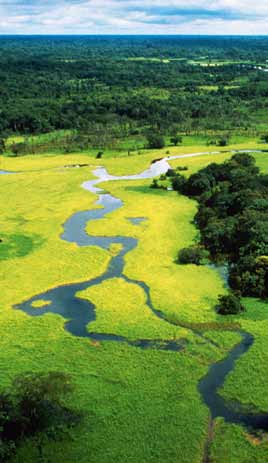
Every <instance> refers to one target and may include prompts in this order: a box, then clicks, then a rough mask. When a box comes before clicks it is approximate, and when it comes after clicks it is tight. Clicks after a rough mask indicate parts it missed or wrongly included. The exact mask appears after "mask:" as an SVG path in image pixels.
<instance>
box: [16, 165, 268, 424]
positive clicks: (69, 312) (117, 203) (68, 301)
mask: <svg viewBox="0 0 268 463" xmlns="http://www.w3.org/2000/svg"><path fill="white" fill-rule="evenodd" d="M168 168H169V165H168V163H167V161H166V160H165V159H164V160H160V161H158V162H156V163H154V165H153V166H151V168H149V169H148V170H146V171H145V172H143V173H142V174H140V175H139V176H138V175H135V176H129V177H126V176H125V177H113V176H110V175H109V174H108V173H107V172H106V170H105V169H103V168H100V169H97V170H96V171H95V174H96V175H97V177H98V179H97V180H92V181H89V182H85V183H84V184H83V187H84V188H85V189H88V190H89V191H91V192H94V193H101V194H99V199H98V201H97V202H96V206H101V208H95V209H92V210H88V211H83V212H78V213H75V214H74V215H72V216H71V217H70V218H69V219H68V220H67V221H66V223H65V224H64V233H63V234H62V236H61V238H62V239H63V240H66V241H68V242H70V243H76V244H77V245H79V246H99V247H100V248H103V249H109V248H110V246H111V245H112V244H121V247H122V248H121V250H120V252H119V253H118V254H117V255H116V256H114V257H112V258H111V260H110V263H109V265H108V268H107V270H106V271H105V272H104V273H103V274H102V275H100V276H98V277H96V278H93V279H91V280H88V281H84V282H82V283H73V284H68V285H62V286H59V287H56V288H54V289H50V290H48V291H45V292H44V293H41V294H38V295H36V296H34V297H32V298H31V299H29V300H27V301H25V302H23V303H21V304H19V305H17V306H15V307H14V308H15V309H17V310H22V311H23V312H25V313H27V314H29V315H31V316H33V317H38V316H42V315H44V314H46V313H55V314H59V315H61V316H62V317H63V318H64V319H65V320H66V323H65V329H66V330H67V331H68V332H69V333H71V334H72V335H73V336H78V337H85V338H90V339H93V340H98V341H114V342H120V343H124V342H125V343H127V344H129V345H131V346H135V347H138V348H142V349H152V348H153V349H159V350H168V351H175V352H176V351H180V350H181V349H183V348H184V347H185V344H186V343H187V341H186V340H182V339H180V340H176V339H174V340H161V339H153V340H149V339H139V340H136V341H130V340H128V339H127V338H124V337H122V336H117V335H115V334H110V333H94V332H92V331H90V323H91V322H93V321H94V320H95V319H96V308H95V306H94V304H92V303H91V302H90V301H87V300H84V299H82V298H79V297H77V296H76V294H77V293H78V292H79V291H83V290H85V289H86V288H90V287H92V286H96V285H99V284H101V283H102V282H104V281H107V280H109V279H111V278H122V279H124V280H125V281H126V282H129V283H132V284H136V285H138V286H139V287H140V288H142V289H143V291H144V293H145V295H146V304H147V306H148V307H149V308H150V309H151V311H152V312H153V313H154V314H155V315H156V316H157V317H159V318H160V319H161V320H163V322H164V323H171V322H170V321H168V320H166V319H165V316H164V314H163V313H162V312H160V311H158V310H157V309H155V307H154V306H153V303H152V300H151V296H150V288H149V287H148V286H147V285H146V283H144V282H142V281H137V280H132V279H130V278H128V277H127V276H126V275H124V265H125V261H124V258H125V256H126V254H127V253H129V252H130V251H132V250H133V249H135V247H136V246H137V244H138V241H137V239H135V238H131V237H124V236H113V237H107V236H92V235H88V233H87V232H86V230H85V228H86V226H87V224H88V222H89V221H94V220H101V219H102V218H103V217H105V216H106V215H107V214H110V213H112V212H113V211H115V210H117V209H118V208H120V207H122V206H123V203H122V201H121V200H120V199H118V198H115V197H113V196H111V195H110V194H105V193H102V190H100V189H99V188H98V187H96V185H97V184H98V183H101V182H103V181H108V180H119V179H124V180H127V179H128V180H134V179H137V178H151V177H153V176H155V175H160V174H161V173H165V172H166V171H167V170H168ZM36 301H46V305H45V306H43V307H41V308H34V307H33V306H32V303H34V302H36ZM193 331H194V332H195V333H196V334H198V335H200V332H199V333H198V332H197V330H196V331H195V329H194V327H193ZM240 334H241V337H242V340H241V342H240V343H239V344H238V345H236V346H235V347H234V348H233V349H232V350H231V351H230V352H229V353H228V355H227V357H226V358H225V359H224V360H222V361H221V362H218V363H216V364H214V365H212V366H211V367H210V368H209V371H208V373H207V375H206V376H205V377H204V378H202V379H201V381H200V382H199V385H198V390H199V392H200V394H201V396H202V398H203V401H204V402H205V404H206V405H207V407H208V408H209V410H210V414H211V417H212V418H216V417H217V416H222V417H223V418H224V419H225V420H226V421H228V422H230V423H237V424H242V425H245V426H248V427H250V428H254V429H268V415H266V414H261V413H252V412H251V411H249V410H247V411H246V410H243V408H242V407H241V406H240V405H239V404H233V403H229V402H226V401H225V400H224V399H223V398H222V397H221V396H220V395H219V393H218V390H219V388H220V387H221V386H222V385H223V384H224V381H225V378H226V376H227V375H228V373H230V372H231V371H232V370H233V369H234V367H235V362H236V361H237V360H238V359H239V358H240V357H241V356H242V355H243V354H245V353H246V352H247V351H248V350H249V349H250V347H251V346H252V344H253V342H254V338H253V336H252V335H251V334H249V333H246V332H240Z"/></svg>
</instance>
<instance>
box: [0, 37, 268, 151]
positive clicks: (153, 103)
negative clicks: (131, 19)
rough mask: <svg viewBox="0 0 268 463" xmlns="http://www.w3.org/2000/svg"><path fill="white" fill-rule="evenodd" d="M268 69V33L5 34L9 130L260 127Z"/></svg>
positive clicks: (2, 91) (85, 134)
mask: <svg viewBox="0 0 268 463" xmlns="http://www.w3.org/2000/svg"><path fill="white" fill-rule="evenodd" d="M267 70H268V38H262V37H256V38H247V37H243V38H234V37H233V38H230V37H229V38H228V37H216V38H215V37H212V38H210V37H201V38H200V37H183V36H182V37H93V36H92V37H0V106H1V111H0V136H1V138H5V137H7V136H10V135H14V134H26V135H27V134H30V135H32V134H42V133H48V132H52V131H55V130H71V131H75V133H76V136H77V134H79V135H80V136H82V139H81V140H84V141H85V143H86V144H88V145H90V146H99V147H105V146H113V144H114V143H115V142H116V140H117V139H118V138H126V137H129V136H139V135H144V133H146V131H148V130H154V131H157V132H159V133H160V134H162V135H163V136H174V134H176V133H178V132H179V133H186V134H187V133H198V132H203V133H204V131H240V132H243V133H249V134H252V133H254V134H255V133H257V134H259V133H260V134H261V133H263V132H266V126H265V124H267V122H266V112H267V107H268V99H267V98H266V97H267V96H268V72H267ZM81 140H80V141H81Z"/></svg>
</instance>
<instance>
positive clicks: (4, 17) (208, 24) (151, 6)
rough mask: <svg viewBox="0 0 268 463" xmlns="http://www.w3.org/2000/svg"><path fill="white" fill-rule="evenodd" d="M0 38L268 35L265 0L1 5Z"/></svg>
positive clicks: (30, 0)
mask: <svg viewBox="0 0 268 463" xmlns="http://www.w3.org/2000/svg"><path fill="white" fill-rule="evenodd" d="M0 34H248V35H262V34H268V1H267V0H255V1H254V2H252V0H58V1H57V0H0Z"/></svg>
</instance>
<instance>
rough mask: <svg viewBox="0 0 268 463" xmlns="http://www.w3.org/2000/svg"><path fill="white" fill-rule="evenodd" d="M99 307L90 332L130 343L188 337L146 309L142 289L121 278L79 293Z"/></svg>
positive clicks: (184, 330)
mask: <svg viewBox="0 0 268 463" xmlns="http://www.w3.org/2000/svg"><path fill="white" fill-rule="evenodd" d="M79 296H80V297H83V298H86V299H89V300H90V301H91V302H93V304H94V305H95V306H96V314H97V318H96V321H95V322H93V323H91V324H90V331H92V332H99V333H110V334H111V333H112V334H116V335H120V336H124V337H127V338H128V339H174V338H179V337H182V336H184V337H185V336H186V335H187V330H186V329H181V328H179V327H175V326H174V327H173V326H172V325H170V324H168V323H166V322H165V321H163V320H161V319H159V318H158V317H157V316H156V315H154V314H153V312H152V311H151V310H150V309H149V307H148V306H147V305H146V296H145V293H144V291H143V289H142V288H140V287H139V286H138V285H136V284H132V283H128V282H126V281H124V280H123V279H121V278H114V279H112V280H107V281H105V282H103V283H102V284H101V285H98V286H93V287H92V288H88V289H86V290H85V291H82V292H80V293H79Z"/></svg>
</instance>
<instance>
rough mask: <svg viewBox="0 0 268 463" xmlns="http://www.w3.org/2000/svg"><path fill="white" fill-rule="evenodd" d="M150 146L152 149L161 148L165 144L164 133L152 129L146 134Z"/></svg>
mask: <svg viewBox="0 0 268 463" xmlns="http://www.w3.org/2000/svg"><path fill="white" fill-rule="evenodd" d="M146 138H147V142H148V147H149V148H151V149H161V148H164V146H165V140H164V137H163V135H161V133H159V132H155V131H153V130H152V131H150V132H147V134H146Z"/></svg>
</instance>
